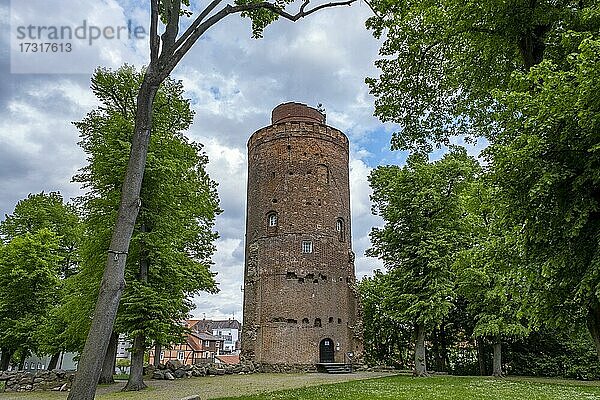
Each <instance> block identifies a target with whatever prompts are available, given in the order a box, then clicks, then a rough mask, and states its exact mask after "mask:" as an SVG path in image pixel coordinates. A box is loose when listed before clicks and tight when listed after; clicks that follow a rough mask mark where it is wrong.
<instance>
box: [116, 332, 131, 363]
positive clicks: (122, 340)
mask: <svg viewBox="0 0 600 400" xmlns="http://www.w3.org/2000/svg"><path fill="white" fill-rule="evenodd" d="M130 348H131V342H130V341H129V340H128V339H127V338H126V337H125V335H123V334H120V335H119V344H118V345H117V360H118V359H120V358H122V359H131V353H129V349H130Z"/></svg>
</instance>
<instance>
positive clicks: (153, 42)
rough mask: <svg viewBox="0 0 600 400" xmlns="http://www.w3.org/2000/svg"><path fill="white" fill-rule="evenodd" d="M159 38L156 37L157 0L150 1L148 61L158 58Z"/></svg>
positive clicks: (151, 61)
mask: <svg viewBox="0 0 600 400" xmlns="http://www.w3.org/2000/svg"><path fill="white" fill-rule="evenodd" d="M159 46H160V39H159V37H158V0H151V1H150V63H154V62H156V60H157V59H158V49H159Z"/></svg>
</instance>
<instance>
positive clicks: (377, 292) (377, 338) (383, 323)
mask: <svg viewBox="0 0 600 400" xmlns="http://www.w3.org/2000/svg"><path fill="white" fill-rule="evenodd" d="M388 278H389V277H388V275H386V274H383V273H382V272H381V271H379V270H377V271H375V274H374V276H373V277H370V278H369V277H365V278H364V279H363V280H361V281H360V283H359V285H358V289H359V293H360V299H361V304H362V310H363V326H364V329H363V340H364V348H365V361H366V362H367V363H368V364H370V365H378V364H384V365H391V366H396V367H400V368H407V365H408V364H409V362H408V358H409V355H408V349H409V348H410V341H411V330H412V327H411V326H410V325H408V324H403V323H401V322H399V321H398V320H397V319H395V318H393V317H392V316H391V315H390V313H389V312H388V310H387V308H386V307H385V306H384V303H383V301H382V300H383V299H384V298H385V296H386V293H388V290H389V287H388V285H389V282H388V281H389V279H388Z"/></svg>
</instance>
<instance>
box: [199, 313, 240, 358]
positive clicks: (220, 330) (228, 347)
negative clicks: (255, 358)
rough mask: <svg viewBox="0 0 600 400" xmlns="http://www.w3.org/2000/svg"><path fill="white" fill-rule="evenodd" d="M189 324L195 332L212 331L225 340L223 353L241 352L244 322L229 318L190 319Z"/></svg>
mask: <svg viewBox="0 0 600 400" xmlns="http://www.w3.org/2000/svg"><path fill="white" fill-rule="evenodd" d="M188 326H189V327H190V329H191V330H192V331H193V332H210V333H212V334H213V335H214V336H216V337H218V338H219V339H221V340H222V342H223V347H222V353H223V354H239V353H240V332H241V330H242V324H240V322H239V321H237V320H235V319H228V320H210V319H201V320H189V321H188Z"/></svg>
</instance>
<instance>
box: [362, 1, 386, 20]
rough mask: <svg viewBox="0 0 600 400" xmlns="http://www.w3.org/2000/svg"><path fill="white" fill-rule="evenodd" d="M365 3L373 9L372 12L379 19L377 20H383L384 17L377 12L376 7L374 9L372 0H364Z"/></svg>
mask: <svg viewBox="0 0 600 400" xmlns="http://www.w3.org/2000/svg"><path fill="white" fill-rule="evenodd" d="M364 2H365V3H366V4H367V6H369V8H370V9H371V12H372V13H373V14H374V15H375V16H376V17H377V18H383V15H381V14H380V13H378V12H377V10H375V7H373V4H371V1H370V0H364Z"/></svg>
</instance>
